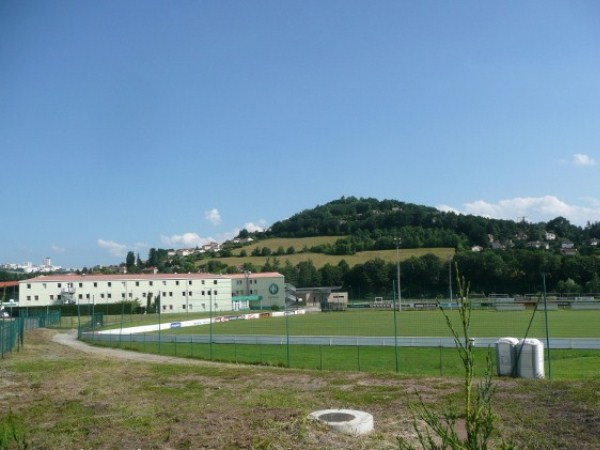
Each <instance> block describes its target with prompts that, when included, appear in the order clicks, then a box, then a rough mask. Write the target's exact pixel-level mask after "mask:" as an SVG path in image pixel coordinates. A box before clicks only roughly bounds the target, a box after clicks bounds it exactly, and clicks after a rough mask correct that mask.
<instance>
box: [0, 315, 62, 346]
mask: <svg viewBox="0 0 600 450" xmlns="http://www.w3.org/2000/svg"><path fill="white" fill-rule="evenodd" d="M59 322H60V311H47V312H44V313H41V312H39V313H31V314H27V315H25V314H24V315H23V316H22V317H9V318H4V317H3V318H2V319H0V357H2V358H4V357H5V355H6V354H9V353H12V352H13V351H15V349H16V350H17V351H18V350H20V349H21V347H23V345H24V343H25V331H29V330H34V329H36V328H46V327H49V326H54V325H57V324H58V323H59Z"/></svg>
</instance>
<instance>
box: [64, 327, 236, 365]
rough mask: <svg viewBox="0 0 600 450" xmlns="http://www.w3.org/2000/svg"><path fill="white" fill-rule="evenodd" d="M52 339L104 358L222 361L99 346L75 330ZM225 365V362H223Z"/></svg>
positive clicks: (196, 362) (198, 362) (194, 362)
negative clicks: (83, 340) (87, 340)
mask: <svg viewBox="0 0 600 450" xmlns="http://www.w3.org/2000/svg"><path fill="white" fill-rule="evenodd" d="M52 341H54V342H56V343H58V344H61V345H65V346H67V347H70V348H72V349H75V350H78V351H81V352H83V353H86V354H88V355H96V356H99V357H104V358H112V359H115V358H117V359H126V360H129V361H139V362H146V363H148V362H149V363H160V364H182V365H211V364H215V365H216V364H218V365H220V366H222V365H224V363H215V362H211V361H203V360H198V359H189V358H178V357H175V356H166V355H155V354H152V353H140V352H133V351H129V350H121V349H118V348H109V347H99V346H95V345H90V344H87V343H85V342H82V341H80V340H78V339H77V331H75V330H70V331H67V332H60V333H56V334H55V335H54V336H53V337H52ZM225 365H226V364H225Z"/></svg>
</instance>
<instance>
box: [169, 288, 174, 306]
mask: <svg viewBox="0 0 600 450" xmlns="http://www.w3.org/2000/svg"><path fill="white" fill-rule="evenodd" d="M169 297H173V291H170V292H169ZM171 309H172V308H171Z"/></svg>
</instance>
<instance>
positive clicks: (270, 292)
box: [226, 272, 285, 309]
mask: <svg viewBox="0 0 600 450" xmlns="http://www.w3.org/2000/svg"><path fill="white" fill-rule="evenodd" d="M226 276H227V277H229V278H230V279H231V295H232V296H233V300H234V302H238V305H239V306H237V308H239V309H248V308H253V309H266V308H271V307H273V306H277V307H280V308H282V309H283V308H284V307H285V277H284V276H283V275H282V274H280V273H277V272H264V273H250V272H247V273H241V274H230V275H226Z"/></svg>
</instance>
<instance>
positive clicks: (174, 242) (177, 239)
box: [160, 209, 267, 248]
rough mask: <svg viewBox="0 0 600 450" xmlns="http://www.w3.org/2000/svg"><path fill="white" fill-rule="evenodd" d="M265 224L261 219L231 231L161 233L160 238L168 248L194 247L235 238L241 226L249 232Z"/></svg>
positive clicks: (261, 229) (262, 229)
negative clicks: (207, 234) (212, 234)
mask: <svg viewBox="0 0 600 450" xmlns="http://www.w3.org/2000/svg"><path fill="white" fill-rule="evenodd" d="M213 211H216V209H214V210H213ZM217 214H218V211H217ZM207 218H208V213H207ZM266 224H267V222H266V221H265V220H263V219H261V220H259V221H258V223H254V222H246V223H245V224H244V226H243V227H242V228H234V229H233V230H231V231H225V232H222V233H218V234H216V235H215V236H209V237H202V236H200V235H199V234H198V233H194V232H187V233H183V234H173V235H171V236H165V235H161V237H160V240H161V242H162V243H163V244H164V245H167V246H168V247H170V248H194V247H200V246H202V245H204V244H208V243H210V242H219V243H222V242H225V241H229V240H231V239H233V238H235V237H236V236H237V235H238V234H240V231H241V230H242V229H243V228H245V229H246V230H248V231H249V232H251V233H254V232H255V231H264V230H265V228H266Z"/></svg>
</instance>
